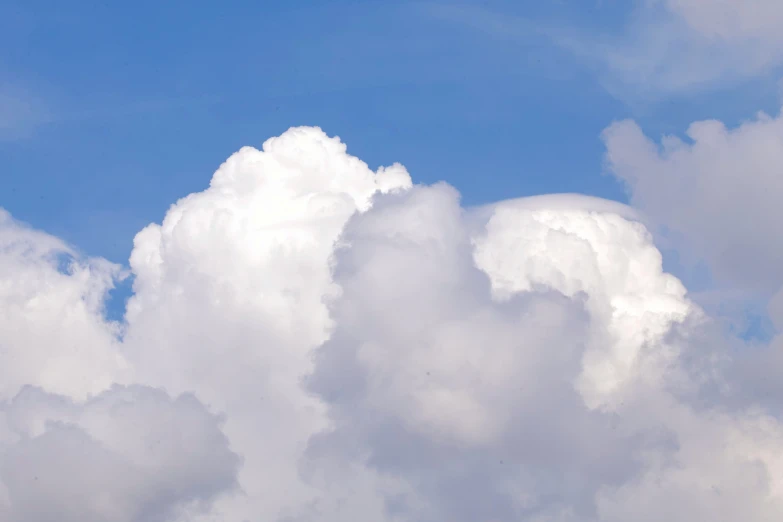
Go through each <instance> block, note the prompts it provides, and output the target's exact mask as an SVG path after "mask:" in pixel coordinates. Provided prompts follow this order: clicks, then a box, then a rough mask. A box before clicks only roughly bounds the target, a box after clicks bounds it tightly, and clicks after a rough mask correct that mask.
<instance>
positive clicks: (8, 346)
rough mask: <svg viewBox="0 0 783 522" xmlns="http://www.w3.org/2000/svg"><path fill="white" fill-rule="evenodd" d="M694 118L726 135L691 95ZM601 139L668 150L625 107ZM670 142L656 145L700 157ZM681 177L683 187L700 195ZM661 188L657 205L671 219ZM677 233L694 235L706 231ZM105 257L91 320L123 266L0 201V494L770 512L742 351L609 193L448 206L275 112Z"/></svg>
mask: <svg viewBox="0 0 783 522" xmlns="http://www.w3.org/2000/svg"><path fill="white" fill-rule="evenodd" d="M754 125H774V123H770V122H766V123H754V124H751V127H753V126H754ZM753 128H755V127H753ZM696 136H697V138H694V139H695V140H696V141H697V142H700V140H703V141H704V142H705V143H711V142H714V140H720V139H723V140H725V141H726V142H727V143H729V144H731V143H734V142H733V141H732V140H733V139H734V138H732V136H733V135H732V134H731V133H726V132H725V131H720V129H718V130H716V129H715V128H714V126H712V127H711V126H710V125H706V126H704V125H703V126H702V127H701V130H698V129H697V131H696ZM606 139H607V145H608V147H609V154H610V161H611V162H612V166H613V167H612V168H613V169H614V170H615V172H617V173H618V175H619V176H621V177H623V178H624V179H629V180H634V183H635V185H634V186H635V187H636V186H638V187H643V186H646V185H645V182H643V181H640V180H643V179H646V176H648V175H650V176H652V174H648V172H649V173H653V172H658V171H659V170H660V169H659V167H660V165H661V162H666V161H670V160H669V159H667V158H669V157H670V156H671V157H674V155H672V154H669V155H664V156H661V153H660V152H659V151H657V149H656V148H655V147H654V146H652V145H650V144H649V142H648V141H646V138H644V137H643V136H642V135H641V133H640V132H639V131H638V129H636V128H635V127H633V126H632V124H629V123H625V124H619V126H616V127H612V128H611V129H610V130H609V131H607V134H606ZM738 141H740V142H741V141H742V140H738ZM748 141H754V143H755V142H756V141H757V140H756V138H754V139H750V138H749V139H748ZM743 143H744V142H743ZM689 147H691V146H690V145H677V146H676V147H675V148H676V150H678V151H682V154H683V156H685V157H687V158H693V157H697V156H698V155H696V156H689V154H690V155H693V154H695V153H694V152H692V151H691V152H688V150H690V149H688V148H689ZM698 147H699V145H698V144H697V145H693V146H692V149H693V150H697V149H698ZM738 147H740V145H738ZM686 149H687V150H686ZM723 149H731V147H730V146H725V147H721V150H723ZM744 152H745V149H743V148H741V147H740V149H739V152H738V154H744ZM726 154H728V152H726ZM714 155H715V153H705V157H712V156H714ZM697 160H698V158H697V159H690V160H687V161H686V160H683V161H684V162H686V163H684V164H687V167H683V169H686V168H687V172H688V173H691V172H692V170H693V165H694V163H693V162H694V161H697ZM678 161H679V160H678ZM687 162H691V163H687ZM719 163H720V164H721V165H726V164H727V161H726V160H724V161H719ZM762 163H763V161H762V159H759V165H761V164H762ZM647 165H652V167H649V168H648V167H647ZM672 165H674V166H675V167H676V166H677V165H678V163H676V162H675V163H672ZM726 168H727V170H726V173H725V174H724V176H725V177H726V178H729V179H730V178H731V176H732V175H734V174H732V172H733V171H732V170H731V169H730V167H728V166H727V167H726ZM770 168H771V167H770ZM645 169H647V170H645ZM705 172H707V170H705ZM698 175H701V174H698ZM705 175H706V174H705ZM659 178H660V179H659V180H658V182H652V181H649V182H647V183H648V184H650V185H651V186H652V185H654V187H656V188H655V189H647V188H634V190H635V191H636V190H638V191H639V192H638V193H639V194H640V195H639V196H638V197H639V198H641V199H640V200H639V201H640V202H641V203H640V205H641V207H642V209H643V210H646V211H648V212H649V213H650V214H652V215H654V216H656V217H658V219H661V220H664V219H665V216H663V215H661V216H658V215H657V214H656V208H657V207H655V205H656V201H658V200H657V199H655V198H660V200H661V201H663V200H665V199H666V198H671V197H672V196H671V194H672V192H674V191H673V189H672V188H671V187H670V186H669V185H667V184H666V183H669V182H668V181H667V180H666V178H665V176H664V177H662V178H661V177H660V176H659ZM672 178H677V179H680V178H682V176H679V177H677V176H675V175H674V174H672ZM759 179H761V178H759ZM654 183H658V184H657V185H655V184H654ZM671 183H673V182H671ZM759 183H761V181H759ZM658 190H660V192H657V191H658ZM748 190H749V191H750V190H751V189H748ZM758 190H759V191H761V189H760V188H759V189H758ZM767 190H769V187H768V188H767ZM694 191H695V192H694V193H693V194H692V195H691V196H690V201H691V202H694V200H695V199H698V198H699V197H701V196H702V192H699V191H698V190H697V189H694ZM667 194H668V195H667ZM716 197H717V196H716ZM742 197H744V195H743V194H742V193H740V194H739V197H738V198H737V200H736V204H737V205H748V204H749V203H747V202H745V201H744V200H742V199H741V198H742ZM748 197H750V196H748ZM687 199H688V198H686V197H683V200H687ZM703 201H704V205H705V208H704V209H702V210H701V213H702V214H701V215H704V213H708V212H710V211H712V209H713V206H714V205H715V203H713V202H711V201H712V200H711V199H710V195H709V193H708V194H707V195H706V196H705V197H704V199H703ZM648 202H651V203H649V205H648ZM661 204H662V203H661ZM673 205H674V213H673V214H672V215H673V216H675V218H672V219H676V220H679V221H674V222H673V225H672V226H674V225H678V224H679V225H678V226H680V227H681V228H683V231H684V232H683V233H691V232H689V230H690V229H689V228H688V227H697V225H693V222H694V218H692V217H689V216H688V214H687V212H688V210H687V209H685V208H684V207H683V208H682V209H678V207H677V201H676V200H674V201H673ZM710 205H713V206H710ZM764 208H766V207H763V206H760V207H759V209H758V211H759V212H765V211H769V212H771V211H772V208H771V207H770V208H769V209H768V210H764ZM715 212H717V211H715ZM716 215H717V214H716ZM680 216H684V217H680ZM773 217H774V216H773ZM708 218H709V217H708V216H707V217H705V218H704V220H705V222H706V221H707V220H708ZM696 222H697V223H698V221H696ZM715 226H723V227H724V228H725V227H726V226H727V225H726V224H725V223H723V224H720V225H715ZM736 226H737V227H738V228H737V229H729V230H724V233H725V236H727V237H729V238H730V237H732V234H736V237H740V236H741V235H742V232H743V230H744V229H742V228H741V226H742V225H741V224H740V225H736ZM770 226H771V225H770ZM695 230H696V232H693V233H694V234H700V233H702V230H701V229H699V228H696V229H695ZM753 237H757V236H753ZM703 239H704V241H703V245H704V246H702V243H694V245H695V246H696V247H698V248H703V249H704V250H703V252H704V253H705V254H704V255H712V250H710V248H715V249H718V250H717V251H720V248H721V245H720V243H719V242H720V241H722V240H726V241H729V239H726V238H725V237H718V236H717V235H714V236H708V237H706V238H703ZM769 244H770V242H769V241H768V242H767V243H765V244H762V245H754V246H753V247H752V248H756V249H759V250H757V251H755V250H754V252H756V253H757V255H759V256H763V255H769V252H768V251H767V250H765V249H768V248H772V247H770V246H769ZM748 248H751V247H748ZM130 270H131V271H132V273H133V274H134V275H135V282H134V295H133V297H132V299H131V300H130V302H129V304H128V311H127V315H126V318H125V319H126V320H125V322H124V323H123V324H122V325H119V324H113V323H111V322H107V321H106V320H105V319H104V318H103V314H102V306H103V302H104V299H105V295H106V292H107V291H108V290H109V289H110V288H111V286H112V284H113V283H114V281H116V280H117V278H119V277H122V276H123V273H122V270H121V269H120V268H119V267H117V266H114V265H111V264H109V263H107V262H105V261H103V260H99V259H88V258H84V257H83V256H81V255H79V254H78V253H77V252H75V251H74V250H73V249H71V248H70V247H68V246H67V245H64V244H63V243H62V242H60V241H59V240H58V239H56V238H53V237H51V236H48V235H46V234H44V233H42V232H38V231H34V230H30V229H29V228H26V227H24V226H22V225H20V224H19V223H17V222H15V221H13V220H12V219H11V217H10V216H8V215H7V214H4V215H3V216H2V218H1V219H0V311H2V312H1V315H0V321H3V322H2V323H0V326H2V328H0V350H2V351H1V352H0V353H2V357H3V362H4V364H3V365H2V366H0V368H1V369H0V376H2V377H3V379H2V381H0V382H2V385H0V393H2V396H0V400H2V401H3V402H2V406H0V481H2V482H1V483H2V487H0V514H1V515H3V516H5V517H6V518H7V519H9V520H10V521H12V522H17V521H22V520H24V521H28V520H32V521H41V522H43V521H49V520H66V521H69V520H96V521H97V520H110V521H122V522H124V521H128V522H136V521H142V520H143V521H148V520H152V521H155V520H160V521H171V520H181V521H183V522H184V521H186V520H188V521H190V520H197V521H229V522H233V521H236V522H242V521H244V520H280V521H289V522H293V521H309V520H325V521H333V522H337V521H343V520H373V521H390V522H391V521H397V522H401V521H409V522H413V521H432V522H436V521H442V520H455V521H465V522H468V521H477V520H481V521H512V520H513V521H516V520H529V521H541V522H543V521H550V520H560V521H573V522H576V521H579V522H584V521H595V522H622V521H626V520H629V519H632V520H642V521H645V520H649V521H657V520H661V519H667V520H671V521H672V522H680V521H681V522H686V521H692V520H697V519H698V520H701V519H704V520H717V521H726V522H730V521H731V522H733V521H736V520H749V521H767V520H769V521H772V520H778V519H779V517H780V515H781V513H783V459H781V455H783V424H781V423H780V421H779V420H778V419H777V418H776V417H775V416H774V415H772V413H771V412H773V410H772V409H771V404H772V403H770V402H767V401H765V400H763V394H762V393H760V392H759V391H758V388H754V381H755V380H756V377H757V376H758V372H757V371H756V368H757V366H758V360H757V359H754V358H753V357H748V356H746V355H744V354H743V353H738V352H737V351H736V350H735V349H734V348H735V347H736V345H737V343H738V342H739V341H737V340H734V339H731V338H728V337H726V336H725V335H724V333H723V332H722V331H721V330H720V328H719V327H718V326H717V325H716V324H715V323H714V322H713V321H712V320H711V319H710V318H709V317H708V316H707V315H706V314H705V312H704V311H703V310H701V309H700V308H699V307H698V306H697V305H696V304H694V303H693V302H692V301H691V300H690V299H689V297H688V295H687V292H686V289H685V287H684V286H683V285H682V283H681V282H680V281H679V280H677V279H676V278H675V277H674V276H672V275H671V274H667V273H665V272H664V271H663V268H662V257H661V254H660V252H659V251H658V250H657V248H656V247H655V245H654V243H653V237H652V235H651V233H650V232H649V231H648V229H647V228H646V227H645V225H644V224H642V223H641V222H640V221H639V219H638V218H637V217H636V214H635V212H634V211H632V210H631V209H629V208H627V207H624V206H622V205H619V204H616V203H611V202H604V201H601V200H595V199H593V198H583V197H579V196H573V195H571V196H550V197H546V198H530V199H523V200H513V201H506V202H499V203H497V204H493V205H489V206H486V207H482V208H477V209H466V208H464V207H463V206H462V205H461V204H460V198H459V194H458V193H457V191H456V190H455V189H453V188H452V187H450V186H449V185H447V184H445V183H441V184H435V185H432V186H422V185H413V184H412V182H411V178H410V176H409V175H408V173H407V171H406V170H405V169H404V167H402V166H400V165H393V166H391V167H387V168H381V169H378V170H377V171H372V170H370V169H369V168H368V166H367V165H366V164H364V163H363V162H361V161H360V160H359V159H357V158H355V157H352V156H350V155H349V154H348V153H347V150H346V147H345V145H344V144H342V143H341V142H340V141H339V140H337V139H336V138H329V137H328V136H327V135H326V134H324V133H323V132H322V131H321V130H320V129H317V128H295V129H291V130H289V131H288V132H286V133H284V134H283V135H282V136H280V137H277V138H273V139H270V140H268V141H267V142H265V143H264V145H263V147H262V149H261V150H257V149H254V148H250V147H247V148H244V149H242V150H240V151H239V152H237V153H236V154H234V155H233V156H232V157H231V158H229V159H228V160H227V161H226V162H225V163H224V164H223V165H222V166H221V167H220V168H219V169H218V171H217V172H216V173H215V175H214V176H213V178H212V181H211V183H210V186H209V187H208V188H206V189H205V190H204V191H203V192H200V193H196V194H191V195H189V196H187V197H185V198H183V199H181V200H180V201H178V202H176V203H175V204H174V205H173V206H172V207H171V208H170V210H169V211H168V213H167V214H166V216H165V217H164V219H163V220H162V222H161V223H160V224H152V225H149V226H148V227H146V228H145V229H144V230H142V231H141V232H140V233H139V234H138V235H137V236H136V238H135V242H134V250H133V253H132V255H131V259H130ZM742 270H745V271H753V272H754V278H756V277H762V276H763V274H759V273H756V272H758V271H760V270H762V268H760V267H757V266H755V265H747V266H746V268H743V269H742ZM765 277H769V278H774V274H773V273H772V271H770V272H769V274H768V275H767V276H765ZM743 281H744V279H743ZM772 350H773V348H772V347H770V348H769V349H767V350H766V351H765V352H764V353H766V354H772V353H774V352H773V351H772ZM766 369H767V371H769V372H771V373H772V374H773V375H774V372H775V371H776V369H775V368H774V367H772V368H770V366H769V365H766ZM74 469H79V470H80V473H79V474H78V476H76V477H74V476H73V470H74ZM55 513H56V514H55ZM69 517H70V518H69Z"/></svg>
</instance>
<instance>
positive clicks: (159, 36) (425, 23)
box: [0, 1, 777, 262]
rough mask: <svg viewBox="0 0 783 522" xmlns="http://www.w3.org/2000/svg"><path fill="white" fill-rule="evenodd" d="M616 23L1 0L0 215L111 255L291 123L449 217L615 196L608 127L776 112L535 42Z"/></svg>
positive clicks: (770, 91)
mask: <svg viewBox="0 0 783 522" xmlns="http://www.w3.org/2000/svg"><path fill="white" fill-rule="evenodd" d="M623 6H625V7H623ZM630 16H631V13H630V10H629V9H628V8H627V4H626V3H620V2H611V1H604V2H592V1H586V2H583V1H570V2H569V1H560V2H547V3H540V2H497V1H495V2H493V1H487V2H466V3H462V4H457V3H448V2H444V3H440V4H438V3H419V2H399V3H396V2H395V3H389V2H375V1H350V2H346V1H335V2H328V3H324V2H297V3H296V7H288V6H286V3H283V2H280V3H273V2H263V3H259V2H241V1H240V2H227V3H221V4H220V5H219V6H218V5H217V4H214V3H198V4H193V3H191V2H166V3H165V4H162V3H159V2H151V1H141V2H132V3H116V2H111V3H103V2H87V1H84V2H78V3H63V2H54V1H50V2H46V1H24V2H21V1H11V2H4V3H3V5H2V6H1V7H0V48H2V49H3V51H2V53H0V71H2V72H0V86H2V88H3V89H4V90H5V92H4V93H5V94H6V96H10V97H11V100H12V101H9V102H8V103H7V105H8V104H11V103H14V104H15V105H16V106H22V108H18V107H17V109H15V110H14V113H11V114H12V116H13V117H11V118H10V121H9V123H8V124H7V125H6V128H5V130H4V132H3V134H2V135H1V136H0V137H1V138H2V141H0V162H2V165H3V168H2V170H3V175H2V177H3V184H2V205H3V206H4V207H6V208H7V209H8V210H9V211H10V212H11V213H12V214H13V215H14V216H15V217H16V218H18V219H21V220H23V221H27V222H29V223H31V224H32V225H34V226H36V227H40V228H43V229H45V230H48V231H49V232H51V233H53V234H55V235H58V236H61V237H63V238H65V239H66V240H68V241H70V242H72V243H74V244H76V245H78V246H80V247H81V248H83V249H84V250H86V251H87V252H89V253H90V254H92V255H101V256H106V257H108V258H109V259H111V260H113V261H117V262H124V261H125V260H126V259H127V256H128V254H129V252H130V249H131V241H132V237H133V234H134V233H135V232H136V231H138V230H139V229H140V228H141V227H143V226H144V225H145V224H147V223H149V222H152V221H158V220H160V219H161V217H162V216H163V214H164V213H165V210H166V209H167V207H168V205H170V204H171V203H173V202H174V201H176V199H178V198H179V197H182V196H184V195H186V194H188V193H190V192H193V191H197V190H201V189H203V188H204V187H205V186H206V184H207V182H208V180H209V178H210V176H211V174H212V172H213V171H214V170H215V169H216V168H217V167H218V165H219V164H220V163H221V162H222V161H223V160H224V159H225V158H226V157H228V155H229V154H231V153H232V152H234V151H235V150H237V149H238V148H240V147H241V146H243V145H255V146H260V144H261V143H262V142H263V141H264V140H265V139H266V138H268V137H270V136H274V135H278V134H280V133H281V132H283V131H285V130H286V129H287V128H289V127H291V126H295V125H318V126H321V127H322V128H323V129H324V130H325V131H326V132H327V133H329V134H332V135H335V134H336V135H339V136H340V137H341V138H342V139H343V141H345V142H346V143H348V146H349V150H350V151H351V153H352V154H355V155H357V156H358V157H360V158H362V159H364V160H365V161H367V162H368V163H369V164H370V165H371V166H377V165H380V164H388V163H391V162H394V161H399V162H401V163H403V164H404V165H406V166H407V167H408V169H409V170H410V171H411V173H412V175H413V177H414V179H415V180H416V181H420V182H432V181H436V180H440V179H446V180H448V181H449V182H450V183H452V184H453V185H455V186H456V187H457V188H458V189H459V190H460V191H461V192H462V194H463V197H464V199H465V201H466V203H468V204H472V203H480V202H486V201H492V200H497V199H503V198H507V197H514V196H522V195H531V194H540V193H551V192H580V193H585V194H591V195H597V196H602V197H606V198H610V199H617V200H624V198H625V194H624V191H623V189H622V187H620V186H619V184H617V183H616V182H615V181H614V180H613V179H611V178H610V177H607V176H604V175H602V172H603V163H602V158H603V154H604V146H603V144H602V143H601V141H600V139H599V135H600V132H601V131H602V129H603V128H604V127H606V126H607V125H608V124H609V123H610V122H612V121H613V120H616V119H621V118H626V117H634V118H635V119H637V121H639V122H640V123H641V124H642V126H643V127H645V129H646V130H647V132H649V133H650V134H652V135H653V136H655V135H656V134H660V133H664V132H673V133H681V132H682V130H683V129H684V127H685V126H686V125H687V123H688V122H690V121H693V120H695V119H700V118H703V117H705V116H709V117H715V118H719V119H723V120H724V121H727V122H732V121H739V120H740V119H742V118H745V117H747V116H748V115H749V114H752V113H753V112H755V110H758V109H762V108H767V109H769V108H774V106H775V104H776V102H777V88H776V86H774V84H773V85H772V87H765V88H761V89H760V88H758V83H759V82H755V83H756V85H751V86H747V85H739V86H736V85H732V86H730V88H726V89H711V90H708V91H707V92H705V90H698V91H695V92H687V93H681V94H678V95H677V96H673V97H667V98H666V99H662V100H660V99H659V100H645V101H644V102H643V103H638V102H636V101H633V102H628V100H627V99H626V100H624V99H618V96H616V92H615V93H610V92H609V91H608V90H607V89H606V88H605V85H603V82H602V76H601V73H600V71H598V70H596V69H595V68H593V67H592V66H591V64H590V63H589V61H586V60H583V59H581V58H580V57H579V56H576V55H574V54H573V53H570V52H568V51H567V50H564V49H563V48H562V47H560V46H558V45H557V44H556V43H555V42H553V40H552V39H551V38H550V37H549V36H548V35H547V34H546V33H545V32H542V31H541V30H539V29H540V28H542V27H555V26H557V27H567V28H570V29H571V30H573V31H574V33H577V32H595V33H603V34H609V35H611V34H619V33H620V32H621V31H622V27H623V25H624V24H626V23H627V21H628V19H629V17H630ZM498 20H502V23H497V21H498ZM749 93H750V94H749ZM620 98H622V97H620ZM5 110H6V111H11V110H12V109H5Z"/></svg>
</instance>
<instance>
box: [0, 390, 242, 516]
mask: <svg viewBox="0 0 783 522" xmlns="http://www.w3.org/2000/svg"><path fill="white" fill-rule="evenodd" d="M0 419H1V420H2V421H4V422H3V423H4V424H5V426H6V434H5V436H4V437H2V438H0V449H1V450H2V453H1V454H0V455H1V456H0V480H2V481H3V483H4V485H5V493H6V494H5V497H6V499H5V500H6V503H5V505H3V503H2V502H0V515H2V519H3V520H6V521H8V522H47V521H51V520H60V521H63V522H77V521H79V522H91V521H95V522H98V521H102V522H103V521H107V522H108V521H111V522H137V521H138V522H141V521H144V522H147V521H158V520H160V521H162V520H170V519H171V517H172V516H173V515H177V514H179V513H183V514H184V515H188V514H189V513H192V512H194V511H196V512H197V511H199V510H200V508H202V507H203V506H204V505H207V506H208V505H209V501H210V500H211V499H212V498H213V497H214V496H216V495H217V494H218V493H221V492H224V491H226V490H229V489H230V488H232V487H233V485H234V481H235V474H236V468H237V467H238V464H239V457H238V456H237V455H235V454H233V453H232V452H231V451H230V450H229V448H228V441H227V439H226V437H225V436H224V435H223V433H222V432H221V431H220V418H219V417H216V416H214V415H211V414H210V413H209V412H207V410H206V409H205V408H204V406H203V405H202V404H201V403H199V402H198V401H197V400H196V399H195V398H194V397H193V396H180V397H178V398H176V399H171V398H170V397H168V396H167V395H166V393H165V392H163V391H160V390H154V389H151V388H146V387H141V386H132V387H129V388H125V387H113V388H111V389H110V390H108V391H106V392H103V393H101V394H100V395H97V396H95V397H94V398H91V399H90V400H88V401H86V402H85V403H74V402H72V401H71V400H70V399H68V398H67V397H63V396H59V395H53V394H49V393H46V392H44V391H43V390H41V389H40V388H34V387H25V388H23V389H22V390H21V391H20V392H19V393H18V394H17V395H16V396H15V397H14V398H13V399H12V400H11V401H9V402H7V403H5V404H4V405H3V406H2V407H0Z"/></svg>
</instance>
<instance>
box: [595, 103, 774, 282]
mask: <svg viewBox="0 0 783 522" xmlns="http://www.w3.org/2000/svg"><path fill="white" fill-rule="evenodd" d="M686 134H687V138H688V139H687V141H686V140H683V139H680V138H677V137H674V136H665V137H664V138H663V139H662V140H661V142H660V144H658V143H655V142H653V141H652V140H651V139H649V138H648V137H646V136H645V135H644V134H643V132H642V130H641V129H640V128H639V126H638V125H637V124H636V123H634V122H632V121H622V122H618V123H615V124H613V125H611V126H610V127H608V128H607V129H606V130H605V131H604V134H603V139H604V142H605V143H606V149H607V154H606V157H607V162H608V167H609V170H610V171H611V172H612V173H613V174H614V175H615V176H616V177H617V178H618V179H620V180H622V181H623V182H625V183H626V184H627V186H628V189H629V191H630V194H631V201H632V203H633V204H634V206H636V207H638V208H640V209H641V210H642V211H643V212H645V213H646V214H647V215H648V217H649V218H651V219H652V221H653V222H654V223H656V224H658V225H663V226H665V227H666V228H667V229H668V230H669V235H670V236H671V237H672V238H673V240H674V241H675V244H676V245H677V247H678V249H679V250H681V251H682V252H683V253H686V254H690V258H691V259H692V260H698V259H699V258H704V259H705V260H706V261H707V262H708V263H709V266H710V268H711V269H712V271H713V275H714V276H716V277H717V278H718V279H719V280H722V281H724V282H729V283H734V284H736V285H740V286H742V287H750V288H753V289H755V290H762V291H769V290H770V289H772V290H774V289H776V288H779V287H780V286H781V285H783V273H781V271H780V266H781V264H782V263H783V238H781V237H780V235H779V234H778V233H777V223H779V222H780V221H781V219H783V210H782V209H781V206H780V204H779V201H778V199H779V194H780V193H781V191H783V178H781V176H780V169H779V165H780V164H781V163H782V162H783V147H781V143H783V118H781V116H777V117H775V118H771V117H769V116H767V115H765V114H759V115H758V117H757V118H756V119H755V120H752V121H748V122H746V123H743V124H742V125H740V126H738V127H736V128H733V129H729V128H727V127H726V126H725V125H724V124H722V123H721V122H719V121H700V122H695V123H693V124H691V125H690V127H689V128H688V130H687V133H686ZM678 237H679V238H680V239H679V240H678Z"/></svg>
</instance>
